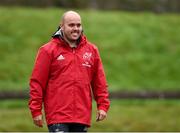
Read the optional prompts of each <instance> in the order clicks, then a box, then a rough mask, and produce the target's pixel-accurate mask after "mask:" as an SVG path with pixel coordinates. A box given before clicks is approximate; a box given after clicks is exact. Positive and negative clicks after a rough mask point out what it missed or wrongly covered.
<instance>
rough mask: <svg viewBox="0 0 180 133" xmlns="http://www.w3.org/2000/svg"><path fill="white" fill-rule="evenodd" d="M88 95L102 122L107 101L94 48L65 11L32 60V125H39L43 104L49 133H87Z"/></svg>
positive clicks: (78, 19)
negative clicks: (94, 102)
mask: <svg viewBox="0 0 180 133" xmlns="http://www.w3.org/2000/svg"><path fill="white" fill-rule="evenodd" d="M91 92H92V93H91ZM92 94H93V95H94V98H95V100H96V103H97V109H98V112H97V121H102V120H103V119H104V118H105V117H106V115H107V114H106V113H107V111H108V108H109V105H110V102H109V99H108V95H109V94H108V91H107V83H106V78H105V74H104V70H103V66H102V62H101V59H100V56H99V53H98V49H97V47H96V46H94V45H93V44H91V43H90V42H88V41H87V39H86V37H85V36H84V35H83V33H82V25H81V17H80V15H79V14H78V13H76V12H74V11H67V12H65V13H64V15H63V17H62V20H61V24H60V28H59V29H58V31H57V32H55V34H54V35H53V38H52V40H51V41H50V42H48V43H47V44H45V45H43V46H42V47H40V49H39V51H38V54H37V57H36V61H35V66H34V69H33V72H32V76H31V79H30V100H29V108H30V110H31V113H32V117H33V120H34V124H35V125H37V126H39V127H42V126H43V118H42V104H43V105H44V110H45V116H46V122H47V125H48V129H49V131H50V132H59V131H65V132H71V131H72V132H73V131H75V132H85V131H87V127H90V123H91V110H92V96H91V95H92Z"/></svg>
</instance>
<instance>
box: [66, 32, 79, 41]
mask: <svg viewBox="0 0 180 133" xmlns="http://www.w3.org/2000/svg"><path fill="white" fill-rule="evenodd" d="M71 34H73V33H71ZM77 34H78V37H77V38H76V39H73V38H72V37H70V36H69V35H67V34H66V33H63V37H64V39H65V40H67V41H68V42H70V43H75V42H77V41H78V39H79V38H80V36H81V34H79V33H77Z"/></svg>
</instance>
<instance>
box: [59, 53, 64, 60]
mask: <svg viewBox="0 0 180 133" xmlns="http://www.w3.org/2000/svg"><path fill="white" fill-rule="evenodd" d="M64 59H65V58H64V56H63V55H62V54H60V55H59V56H58V58H57V60H64Z"/></svg>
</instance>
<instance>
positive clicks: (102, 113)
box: [96, 110, 107, 121]
mask: <svg viewBox="0 0 180 133" xmlns="http://www.w3.org/2000/svg"><path fill="white" fill-rule="evenodd" d="M106 116H107V113H106V112H105V111H104V110H98V112H97V116H96V121H102V120H104V119H105V118H106Z"/></svg>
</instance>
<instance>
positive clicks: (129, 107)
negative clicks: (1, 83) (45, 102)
mask: <svg viewBox="0 0 180 133" xmlns="http://www.w3.org/2000/svg"><path fill="white" fill-rule="evenodd" d="M0 107H1V109H0V121H1V124H0V131H8V132H9V131H14V132H16V131H17V132H24V131H31V132H32V131H47V127H46V126H44V127H43V128H38V127H36V126H34V125H33V123H32V120H31V114H30V112H29V110H28V108H27V101H26V100H22V101H21V100H14V101H9V100H8V101H0ZM93 107H94V109H93V120H92V127H91V128H90V129H89V131H97V132H104V131H108V132H112V131H129V132H130V131H144V132H145V131H157V132H158V131H180V126H179V125H180V115H179V112H180V102H179V101H176V100H112V101H111V108H110V110H109V112H108V117H107V119H106V120H105V121H103V122H99V123H97V122H95V113H96V111H95V104H94V106H93Z"/></svg>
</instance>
